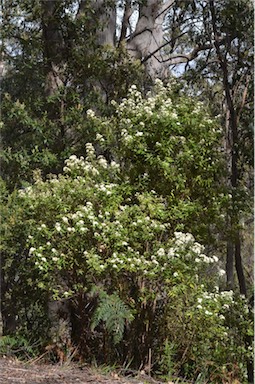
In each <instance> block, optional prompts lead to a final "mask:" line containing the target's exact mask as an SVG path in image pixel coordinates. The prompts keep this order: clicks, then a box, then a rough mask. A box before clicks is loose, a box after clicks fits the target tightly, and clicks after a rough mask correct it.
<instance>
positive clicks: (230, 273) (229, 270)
mask: <svg viewBox="0 0 255 384" xmlns="http://www.w3.org/2000/svg"><path fill="white" fill-rule="evenodd" d="M234 258H235V255H234V246H233V242H232V241H231V240H228V242H227V262H226V275H227V289H231V290H233V288H234Z"/></svg>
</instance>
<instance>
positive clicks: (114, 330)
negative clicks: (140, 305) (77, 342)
mask: <svg viewBox="0 0 255 384" xmlns="http://www.w3.org/2000/svg"><path fill="white" fill-rule="evenodd" d="M133 318H134V316H133V313H132V310H131V309H130V308H129V307H128V306H127V305H126V304H125V303H124V302H123V301H122V300H121V299H120V297H119V296H118V295H117V293H113V294H112V295H108V294H107V293H106V292H105V291H100V293H99V305H98V307H97V309H96V311H95V313H94V316H93V319H92V325H91V328H92V330H94V329H95V328H96V327H97V326H98V325H99V323H100V322H101V321H103V322H104V323H105V326H106V329H107V331H108V332H109V334H111V335H112V336H113V342H114V344H118V343H119V342H120V341H121V339H122V338H123V333H124V329H125V325H126V324H127V323H130V322H131V321H132V320H133Z"/></svg>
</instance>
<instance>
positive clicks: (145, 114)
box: [88, 80, 231, 241]
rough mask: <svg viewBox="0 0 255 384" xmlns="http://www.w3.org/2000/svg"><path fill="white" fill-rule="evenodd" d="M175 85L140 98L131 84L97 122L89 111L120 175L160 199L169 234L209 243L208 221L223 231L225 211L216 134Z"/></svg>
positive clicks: (160, 87) (208, 120)
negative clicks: (182, 234) (188, 235)
mask: <svg viewBox="0 0 255 384" xmlns="http://www.w3.org/2000/svg"><path fill="white" fill-rule="evenodd" d="M174 90H175V84H174V83H173V84H169V85H168V86H163V84H162V82H161V81H160V80H157V81H156V85H155V89H154V90H153V91H150V92H149V93H148V94H147V96H146V97H145V98H144V97H142V94H141V92H139V91H138V90H137V88H136V86H135V85H133V86H132V87H131V88H130V91H129V94H128V97H127V98H126V99H123V100H122V102H121V103H120V104H119V105H118V104H117V103H116V102H114V101H113V102H112V104H113V107H114V108H115V113H114V114H113V116H112V117H111V118H101V117H99V116H96V114H95V113H94V112H93V111H91V110H89V111H88V117H89V119H90V121H91V125H92V126H94V127H96V128H95V129H97V131H98V134H97V142H98V145H100V146H101V147H102V148H104V149H107V148H109V147H110V148H114V150H113V152H114V156H115V159H117V162H118V163H119V164H120V167H121V175H123V176H124V175H128V177H129V180H130V183H131V184H132V185H135V186H136V188H140V190H141V189H142V190H146V191H147V190H155V191H156V193H158V194H160V195H162V196H164V197H165V199H166V201H167V204H168V215H169V217H170V218H171V223H172V225H173V227H174V228H175V229H178V230H180V231H182V232H192V233H193V234H195V235H196V236H199V237H200V238H201V239H203V240H205V238H206V236H207V237H208V238H210V241H211V240H212V236H211V235H212V234H211V232H210V229H209V228H210V227H209V226H208V222H209V221H210V222H211V223H212V225H211V228H213V226H215V225H216V226H217V228H219V229H220V230H221V231H223V230H224V229H225V226H224V224H225V216H224V212H225V211H226V206H227V204H228V201H229V199H230V197H231V196H229V195H228V193H227V191H226V190H225V187H223V186H222V185H221V183H220V182H219V181H220V180H221V177H222V176H223V175H224V162H225V160H224V159H223V156H222V153H221V148H220V144H219V143H220V140H221V138H222V131H221V128H220V126H219V124H218V123H217V120H216V119H214V120H212V119H211V117H210V116H209V114H208V112H207V111H206V109H205V107H204V106H203V104H202V103H200V102H195V101H194V100H192V99H190V98H186V97H185V96H183V95H178V94H177V92H175V91H174Z"/></svg>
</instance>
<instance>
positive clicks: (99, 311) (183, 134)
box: [3, 81, 252, 383]
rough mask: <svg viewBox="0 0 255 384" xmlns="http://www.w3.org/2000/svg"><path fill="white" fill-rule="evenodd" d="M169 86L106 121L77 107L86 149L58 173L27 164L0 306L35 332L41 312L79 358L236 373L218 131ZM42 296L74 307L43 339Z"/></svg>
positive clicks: (136, 97) (239, 358)
mask: <svg viewBox="0 0 255 384" xmlns="http://www.w3.org/2000/svg"><path fill="white" fill-rule="evenodd" d="M173 89H174V87H173V86H172V87H171V86H167V87H164V86H163V84H162V83H161V82H160V81H157V84H156V87H155V89H154V91H153V92H151V93H150V94H148V95H147V97H146V98H143V97H142V96H141V94H140V93H139V92H138V91H137V89H136V87H135V86H132V87H131V89H130V93H129V95H128V97H127V98H126V99H124V100H123V101H122V102H121V103H120V104H119V105H117V104H116V103H115V102H114V103H113V106H114V108H115V112H114V113H113V115H112V117H109V118H101V117H98V116H96V114H95V112H93V111H92V110H88V111H87V115H88V119H89V124H91V126H92V127H93V130H95V131H96V130H97V134H96V141H97V142H95V145H94V146H93V145H92V144H91V143H87V144H86V145H85V147H84V156H80V157H78V156H76V155H71V156H70V157H69V158H68V159H67V160H66V161H65V166H64V168H63V172H61V173H59V174H50V175H49V176H48V177H47V178H46V179H44V178H42V176H41V173H40V171H39V170H37V171H35V172H34V182H33V184H31V185H28V186H27V187H26V188H23V189H20V190H19V191H18V192H17V193H16V192H14V193H13V195H12V198H11V201H9V207H8V209H7V211H6V224H5V242H4V245H3V254H4V255H6V259H5V264H4V268H5V269H6V277H5V278H6V284H9V285H10V288H9V290H8V295H7V296H6V297H5V307H6V308H8V307H10V306H11V303H13V300H14V298H15V302H16V304H15V306H16V308H15V310H14V312H15V311H16V314H17V312H19V317H20V318H19V327H20V330H21V331H22V332H23V333H24V332H25V333H26V332H27V333H28V334H29V335H30V337H31V336H32V337H34V338H35V339H36V336H37V333H38V327H39V324H38V319H40V318H41V319H42V324H41V325H40V327H42V326H43V327H47V326H48V327H49V331H50V332H49V335H51V336H50V337H52V338H53V341H54V340H55V342H56V343H57V345H58V346H59V348H62V349H63V350H65V351H66V352H65V353H66V354H68V353H70V349H71V348H73V346H75V345H77V346H79V353H80V354H81V355H83V356H86V358H88V357H87V356H90V360H93V359H94V358H95V359H96V360H97V361H99V362H100V361H101V362H108V363H113V362H116V361H117V362H118V363H120V364H127V362H132V363H131V364H132V366H133V367H136V368H139V367H143V366H144V367H145V366H149V368H148V369H149V370H150V371H154V372H157V373H158V374H161V375H166V376H168V377H169V378H171V377H174V376H175V375H181V376H185V377H186V378H193V379H194V378H199V379H201V380H210V382H219V380H223V379H224V380H225V381H226V380H227V382H229V383H230V382H233V380H234V379H235V378H239V379H240V378H242V380H245V374H246V373H245V369H244V366H245V362H246V360H247V358H248V359H250V358H251V350H250V349H247V345H246V342H247V341H246V340H247V336H250V335H251V334H252V321H251V319H250V317H249V316H250V315H249V310H248V306H247V301H246V299H245V298H244V297H242V298H238V297H236V296H235V294H234V293H233V292H232V291H224V280H225V278H224V275H225V271H224V269H223V268H222V264H221V262H220V261H219V257H220V256H221V254H220V251H219V250H218V251H217V252H218V255H215V254H214V253H212V252H211V250H210V248H209V247H208V245H209V243H210V242H209V240H210V239H211V241H212V239H213V238H214V237H215V236H216V235H217V231H216V228H223V225H224V220H225V215H224V211H225V210H226V209H227V206H228V201H229V196H228V191H227V190H226V191H225V192H224V188H223V187H222V186H221V183H220V182H219V180H220V175H221V174H222V169H223V166H222V152H221V145H220V137H221V131H220V129H219V126H218V123H217V121H216V120H215V119H211V118H210V117H209V115H208V113H207V112H206V110H205V108H204V106H203V105H202V104H201V103H196V102H195V101H194V100H192V102H191V100H189V99H187V98H186V97H185V96H178V95H176V94H175V93H174V91H173ZM116 137H117V138H119V139H118V141H116ZM104 147H108V148H109V147H110V148H112V149H111V158H109V159H108V160H107V159H106V158H105V157H104V156H103V153H104ZM95 148H97V150H95ZM97 152H98V153H97ZM187 159H189V161H187ZM223 174H224V173H223ZM205 212H206V213H205ZM208 220H209V221H210V225H208V223H207V221H208ZM191 233H194V234H195V235H196V238H199V241H203V242H204V244H203V245H202V244H201V242H197V241H196V240H195V238H194V237H193V234H191ZM208 234H210V236H209V235H208ZM14 239H15V241H14ZM14 271H15V273H13V272H14ZM7 279H8V280H7ZM7 281H8V282H7ZM17 281H18V282H19V286H18V287H17V284H16V282H17ZM21 288H22V290H21ZM26 292H29V296H28V295H25V296H26V297H25V298H24V294H25V293H26ZM52 299H53V300H56V301H62V303H65V305H68V307H69V308H70V313H71V316H70V318H67V317H65V316H63V314H62V321H59V323H58V326H57V327H55V328H54V333H52V329H51V324H50V322H49V319H48V320H47V311H48V303H49V300H52ZM24 303H25V305H24ZM12 305H13V304H12ZM88 308H89V309H88ZM240 316H241V317H240ZM60 317H61V316H60ZM35 319H36V321H35ZM240 319H241V322H240ZM47 321H48V325H47ZM69 329H71V330H70V333H69ZM47 342H48V343H49V342H50V339H48V340H47V338H45V339H44V340H42V345H43V344H44V345H46V344H47Z"/></svg>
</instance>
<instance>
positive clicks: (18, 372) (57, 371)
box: [0, 358, 160, 384]
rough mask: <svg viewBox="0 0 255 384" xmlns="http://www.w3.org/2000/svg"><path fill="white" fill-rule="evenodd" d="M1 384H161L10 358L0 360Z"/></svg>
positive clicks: (143, 377) (71, 366)
mask: <svg viewBox="0 0 255 384" xmlns="http://www.w3.org/2000/svg"><path fill="white" fill-rule="evenodd" d="M0 383H1V384H160V382H159V381H157V380H154V379H152V378H151V377H149V376H141V377H137V378H130V377H119V376H118V375H117V373H111V374H107V375H104V374H101V373H100V371H98V372H97V371H96V369H92V368H89V367H86V366H84V367H78V366H77V365H72V364H70V365H63V366H60V365H50V364H27V363H22V362H19V361H18V360H13V359H9V358H1V359H0Z"/></svg>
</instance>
